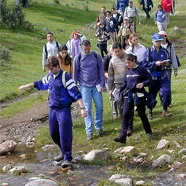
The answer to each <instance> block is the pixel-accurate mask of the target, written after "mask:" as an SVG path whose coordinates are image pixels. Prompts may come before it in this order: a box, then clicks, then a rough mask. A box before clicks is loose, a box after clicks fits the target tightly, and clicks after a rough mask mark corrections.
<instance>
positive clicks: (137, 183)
mask: <svg viewBox="0 0 186 186" xmlns="http://www.w3.org/2000/svg"><path fill="white" fill-rule="evenodd" d="M136 185H145V182H144V181H137V182H136Z"/></svg>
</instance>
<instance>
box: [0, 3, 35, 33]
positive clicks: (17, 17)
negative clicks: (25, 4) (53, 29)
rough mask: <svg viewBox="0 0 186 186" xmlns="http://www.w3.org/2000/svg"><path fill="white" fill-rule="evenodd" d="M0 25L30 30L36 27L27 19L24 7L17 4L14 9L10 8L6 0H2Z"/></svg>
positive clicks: (0, 4)
mask: <svg viewBox="0 0 186 186" xmlns="http://www.w3.org/2000/svg"><path fill="white" fill-rule="evenodd" d="M0 27H8V28H11V29H25V30H29V31H30V30H32V29H33V28H34V26H33V25H32V24H31V23H29V22H28V21H25V15H24V11H23V8H22V7H21V6H20V5H15V6H14V7H13V9H12V10H9V9H8V8H7V6H6V0H0Z"/></svg>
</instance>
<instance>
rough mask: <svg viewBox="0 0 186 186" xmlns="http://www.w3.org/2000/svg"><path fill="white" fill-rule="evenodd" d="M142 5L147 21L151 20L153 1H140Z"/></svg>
mask: <svg viewBox="0 0 186 186" xmlns="http://www.w3.org/2000/svg"><path fill="white" fill-rule="evenodd" d="M140 5H141V8H142V10H143V11H144V12H145V14H146V19H150V11H151V9H152V8H153V1H152V0H140Z"/></svg>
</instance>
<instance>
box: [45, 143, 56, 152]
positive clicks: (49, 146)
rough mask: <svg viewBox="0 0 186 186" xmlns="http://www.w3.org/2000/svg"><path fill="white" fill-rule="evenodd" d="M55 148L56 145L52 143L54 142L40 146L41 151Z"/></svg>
mask: <svg viewBox="0 0 186 186" xmlns="http://www.w3.org/2000/svg"><path fill="white" fill-rule="evenodd" d="M55 148H56V145H54V144H50V145H44V146H43V147H41V149H42V150H43V151H50V150H52V149H55Z"/></svg>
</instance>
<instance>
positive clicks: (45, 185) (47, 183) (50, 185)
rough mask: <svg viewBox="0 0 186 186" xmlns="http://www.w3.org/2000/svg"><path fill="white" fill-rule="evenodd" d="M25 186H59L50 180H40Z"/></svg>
mask: <svg viewBox="0 0 186 186" xmlns="http://www.w3.org/2000/svg"><path fill="white" fill-rule="evenodd" d="M25 186H58V184H57V183H56V182H55V181H52V180H49V179H38V180H34V181H30V182H28V183H27V184H26V185H25Z"/></svg>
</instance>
